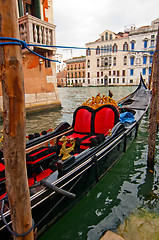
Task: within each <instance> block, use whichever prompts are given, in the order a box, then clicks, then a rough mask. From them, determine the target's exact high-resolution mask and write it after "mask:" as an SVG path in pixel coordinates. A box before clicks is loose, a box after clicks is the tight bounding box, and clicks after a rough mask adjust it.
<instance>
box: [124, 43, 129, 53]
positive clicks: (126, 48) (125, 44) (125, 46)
mask: <svg viewBox="0 0 159 240" xmlns="http://www.w3.org/2000/svg"><path fill="white" fill-rule="evenodd" d="M123 51H128V43H127V42H125V43H124V45H123Z"/></svg>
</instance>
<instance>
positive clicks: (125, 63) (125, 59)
mask: <svg viewBox="0 0 159 240" xmlns="http://www.w3.org/2000/svg"><path fill="white" fill-rule="evenodd" d="M123 63H124V65H127V56H124V62H123Z"/></svg>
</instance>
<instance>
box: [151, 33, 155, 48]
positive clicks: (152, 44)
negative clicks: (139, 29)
mask: <svg viewBox="0 0 159 240" xmlns="http://www.w3.org/2000/svg"><path fill="white" fill-rule="evenodd" d="M154 46H155V35H151V47H154Z"/></svg>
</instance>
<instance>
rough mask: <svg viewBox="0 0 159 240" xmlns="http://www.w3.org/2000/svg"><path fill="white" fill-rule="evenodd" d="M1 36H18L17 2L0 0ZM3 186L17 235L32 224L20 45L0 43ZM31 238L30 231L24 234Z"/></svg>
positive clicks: (25, 230) (25, 237)
mask: <svg viewBox="0 0 159 240" xmlns="http://www.w3.org/2000/svg"><path fill="white" fill-rule="evenodd" d="M0 36H1V37H14V38H18V39H19V30H18V18H17V1H15V0H5V1H4V0H0ZM0 80H1V81H2V90H3V129H4V144H3V146H4V150H3V152H4V159H5V175H6V187H7V193H8V199H9V207H10V210H11V219H12V227H13V230H14V231H15V232H17V233H18V234H21V233H25V232H27V231H28V230H29V229H30V228H31V226H32V217H31V206H30V195H29V189H28V180H27V171H26V160H25V99H24V77H23V69H22V53H21V47H20V46H15V45H7V46H3V47H2V46H0ZM14 238H15V239H16V238H18V239H25V240H28V239H29V240H31V239H33V231H31V233H29V234H28V235H26V236H24V237H14Z"/></svg>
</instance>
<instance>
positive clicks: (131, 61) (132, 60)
mask: <svg viewBox="0 0 159 240" xmlns="http://www.w3.org/2000/svg"><path fill="white" fill-rule="evenodd" d="M134 59H135V57H131V58H130V65H134Z"/></svg>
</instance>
